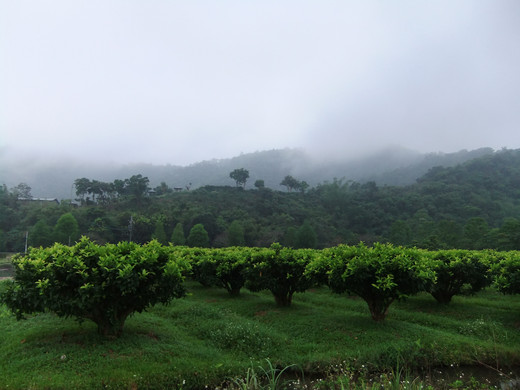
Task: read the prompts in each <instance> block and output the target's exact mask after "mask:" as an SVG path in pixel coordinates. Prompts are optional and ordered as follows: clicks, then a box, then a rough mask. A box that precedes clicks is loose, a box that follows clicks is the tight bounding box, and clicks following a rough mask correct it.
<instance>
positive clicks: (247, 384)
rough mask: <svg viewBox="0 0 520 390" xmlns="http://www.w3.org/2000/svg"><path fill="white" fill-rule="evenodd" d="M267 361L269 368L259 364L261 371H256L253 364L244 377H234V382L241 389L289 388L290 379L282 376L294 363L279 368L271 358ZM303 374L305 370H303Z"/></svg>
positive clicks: (279, 389)
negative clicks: (284, 378)
mask: <svg viewBox="0 0 520 390" xmlns="http://www.w3.org/2000/svg"><path fill="white" fill-rule="evenodd" d="M265 361H266V362H267V368H264V367H263V366H258V368H259V371H255V368H254V367H253V365H252V364H251V367H249V368H248V369H247V373H246V376H245V377H244V378H236V379H233V383H234V384H235V385H237V386H238V389H240V390H281V389H287V388H288V386H289V382H291V381H288V380H283V378H282V376H283V374H284V372H286V371H287V370H288V369H290V368H291V367H294V366H295V365H294V364H291V365H289V366H286V367H284V368H283V369H278V368H276V367H275V366H273V364H272V363H271V360H269V359H265ZM302 376H303V372H302Z"/></svg>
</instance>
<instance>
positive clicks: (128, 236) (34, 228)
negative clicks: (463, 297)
mask: <svg viewBox="0 0 520 390" xmlns="http://www.w3.org/2000/svg"><path fill="white" fill-rule="evenodd" d="M291 179H294V181H295V182H296V183H304V182H303V181H300V180H299V179H298V178H292V177H291ZM257 182H259V183H261V180H260V179H257V181H255V183H257ZM93 184H95V185H93ZM97 184H98V182H96V181H95V180H91V179H78V180H77V181H76V192H77V195H78V197H79V199H82V200H83V205H82V206H80V207H75V206H74V205H71V204H61V205H56V204H47V205H43V204H42V203H31V202H23V201H20V200H19V199H18V197H17V196H16V195H15V192H14V191H13V190H9V189H7V188H6V187H5V186H4V187H1V188H0V251H21V250H23V248H24V240H25V232H29V234H28V243H29V245H32V246H40V245H43V246H46V245H48V244H50V243H52V242H54V241H57V242H62V243H65V244H67V243H68V242H74V241H75V240H77V239H78V238H79V237H80V235H86V236H88V237H90V238H91V239H93V240H95V241H96V242H98V243H101V244H103V243H116V242H119V241H125V240H132V241H135V242H138V243H145V242H148V241H150V240H151V239H153V238H155V239H157V240H159V241H160V242H161V243H163V244H166V243H168V242H172V243H175V244H182V243H186V244H188V245H196V246H208V247H226V246H232V245H244V246H251V247H269V246H270V245H271V244H272V243H273V242H280V243H281V244H283V245H284V246H287V247H292V248H326V247H332V246H335V245H337V244H351V245H352V244H357V243H358V242H360V241H363V242H365V243H367V244H369V245H370V244H371V243H374V242H390V243H393V244H396V245H402V246H406V247H413V246H416V247H420V248H427V249H432V250H433V249H454V248H459V249H497V250H518V249H520V150H502V151H499V152H495V153H493V154H491V155H486V156H483V157H481V158H478V159H474V160H471V161H468V162H466V163H464V164H461V165H458V166H455V167H450V168H434V169H431V170H430V171H429V172H428V173H427V174H426V175H424V176H423V177H421V178H420V179H419V180H418V181H417V183H416V184H414V185H409V186H404V187H395V186H378V185H377V184H376V183H374V182H367V183H357V182H353V181H347V180H345V179H333V180H332V181H330V182H323V183H322V184H319V185H317V186H315V187H312V188H305V189H304V190H303V191H301V190H300V191H289V190H290V188H289V186H287V189H288V191H287V192H282V191H274V190H271V189H269V188H266V187H263V186H261V185H258V186H256V188H255V189H251V190H245V189H243V188H242V187H238V188H236V187H231V186H229V187H227V186H205V187H201V188H198V189H196V190H191V191H179V192H177V191H173V190H172V189H171V188H170V187H169V186H168V185H167V184H166V183H162V184H161V186H159V187H157V188H155V189H154V191H152V192H151V193H150V189H149V188H147V185H145V184H148V180H147V178H146V177H143V176H142V175H135V176H132V177H131V178H130V179H125V180H120V181H115V182H113V183H111V187H110V186H109V189H108V190H98V189H96V188H97V187H96V185H97ZM285 184H287V183H285ZM145 187H146V189H145ZM110 188H111V189H110ZM111 191H113V192H111ZM87 198H88V199H87ZM64 215H67V219H69V220H71V221H72V218H73V220H74V221H75V222H74V221H72V222H70V224H69V225H70V226H73V229H69V230H68V231H65V230H66V229H62V228H58V227H57V225H58V221H59V220H60V218H62V217H64ZM71 217H72V218H71ZM76 223H77V225H76ZM76 226H77V228H76ZM195 226H197V227H196V228H195ZM193 229H195V231H194V232H192V230H193ZM60 231H61V232H60ZM191 233H193V234H191ZM195 233H197V234H195ZM190 236H192V238H191V239H189V237H190ZM194 237H199V238H197V239H195V238H194ZM201 237H202V238H201ZM201 240H202V241H201Z"/></svg>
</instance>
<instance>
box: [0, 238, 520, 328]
mask: <svg viewBox="0 0 520 390" xmlns="http://www.w3.org/2000/svg"><path fill="white" fill-rule="evenodd" d="M13 264H14V269H15V278H14V280H11V281H6V282H3V283H2V285H1V286H0V287H1V292H0V293H1V295H0V300H1V302H3V303H4V304H6V305H7V306H8V307H9V308H10V309H11V310H12V311H13V312H14V313H15V314H16V316H17V318H19V319H21V318H23V317H24V315H25V314H30V313H35V312H44V311H51V312H54V313H56V314H57V315H58V316H64V317H68V316H73V317H76V318H78V319H79V320H83V319H89V320H92V321H94V322H95V323H96V324H97V326H98V332H99V333H101V334H104V335H115V336H118V335H120V334H121V332H122V330H123V326H124V322H125V320H126V318H127V317H128V316H129V315H131V314H132V313H134V312H141V311H143V310H145V309H146V308H148V307H150V306H153V305H155V304H156V303H165V304H166V303H169V302H170V301H171V300H172V299H173V298H179V297H182V296H184V295H185V288H184V286H183V282H184V280H185V278H186V277H191V278H193V279H195V280H197V281H198V282H200V283H201V284H203V285H205V286H219V287H222V288H225V289H226V290H227V291H228V292H229V294H230V295H232V296H237V295H239V294H240V290H241V289H242V288H247V289H249V290H250V291H254V292H255V291H261V290H268V291H270V292H271V293H272V294H273V296H274V299H275V301H276V303H277V304H278V305H280V306H288V305H290V304H291V301H292V297H293V294H294V293H295V292H304V291H306V290H308V289H310V288H312V287H315V286H319V285H327V286H328V287H329V288H330V289H331V290H332V291H334V292H336V293H343V292H347V293H349V294H353V295H357V296H359V297H360V298H362V299H363V300H364V301H365V302H366V303H367V305H368V307H369V310H370V313H371V315H372V318H373V319H374V320H376V321H381V320H383V319H384V318H385V317H386V315H387V313H388V308H389V307H390V305H391V304H392V302H394V301H395V300H399V299H403V298H406V297H408V296H410V295H413V294H417V293H419V292H429V293H431V294H432V296H433V297H434V298H435V299H436V300H437V301H439V302H440V303H443V304H446V303H448V302H450V300H451V298H452V297H453V296H454V295H458V294H466V293H474V292H477V291H479V290H480V289H482V288H484V287H486V286H490V285H494V286H495V287H496V288H497V289H498V290H499V291H501V292H503V293H509V294H517V293H520V252H517V251H511V252H497V251H471V250H441V251H426V250H422V249H416V248H403V247H397V246H393V245H391V244H379V243H376V244H375V245H373V246H371V247H367V246H365V245H364V244H362V243H361V244H359V245H357V246H347V245H339V246H336V247H332V248H327V249H322V250H314V249H293V248H288V247H283V246H281V245H280V244H273V245H271V247H269V248H250V247H229V248H218V249H208V248H189V247H183V246H171V245H170V246H165V245H161V244H160V243H158V242H157V241H151V242H149V243H148V244H144V245H139V244H136V243H133V242H121V243H119V244H107V245H103V246H102V245H97V244H95V243H93V242H92V241H90V240H89V239H87V238H82V239H81V240H80V241H79V242H78V243H77V244H75V245H73V246H65V245H62V244H55V245H54V246H52V247H48V248H32V249H31V250H30V251H29V253H28V254H27V255H26V256H18V257H16V258H15V259H14V260H13Z"/></svg>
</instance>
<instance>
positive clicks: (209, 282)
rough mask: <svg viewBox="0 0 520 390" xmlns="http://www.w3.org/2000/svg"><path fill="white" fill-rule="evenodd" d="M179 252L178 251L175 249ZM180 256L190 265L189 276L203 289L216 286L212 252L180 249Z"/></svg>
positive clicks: (200, 249)
mask: <svg viewBox="0 0 520 390" xmlns="http://www.w3.org/2000/svg"><path fill="white" fill-rule="evenodd" d="M176 250H179V249H176ZM182 252H183V254H182V256H183V257H184V258H186V259H188V260H189V262H190V264H191V276H192V277H193V279H194V280H196V281H197V282H199V283H200V284H202V285H203V286H204V287H210V286H216V285H217V284H218V280H217V263H216V261H215V259H214V258H213V251H212V250H211V249H209V248H203V247H200V246H198V247H194V248H184V249H182Z"/></svg>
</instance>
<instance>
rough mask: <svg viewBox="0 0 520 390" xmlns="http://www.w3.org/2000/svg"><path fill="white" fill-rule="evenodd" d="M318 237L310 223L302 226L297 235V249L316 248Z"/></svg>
mask: <svg viewBox="0 0 520 390" xmlns="http://www.w3.org/2000/svg"><path fill="white" fill-rule="evenodd" d="M317 242H318V236H317V235H316V231H315V230H314V229H313V227H312V226H311V224H310V223H309V222H308V221H305V223H304V224H303V225H302V226H300V228H299V229H298V232H297V233H296V248H311V249H314V248H316V244H317Z"/></svg>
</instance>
